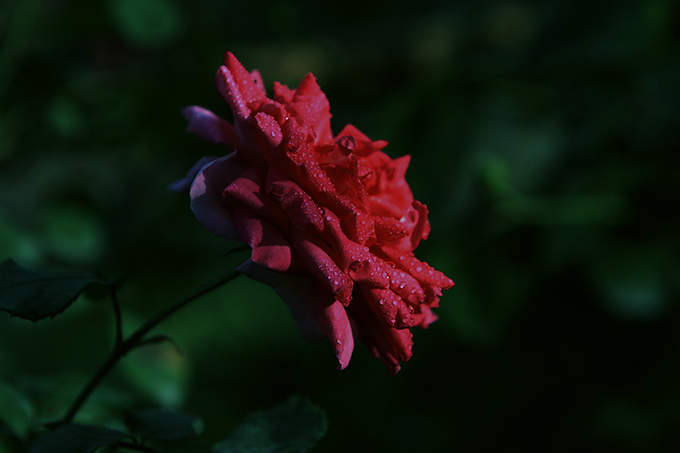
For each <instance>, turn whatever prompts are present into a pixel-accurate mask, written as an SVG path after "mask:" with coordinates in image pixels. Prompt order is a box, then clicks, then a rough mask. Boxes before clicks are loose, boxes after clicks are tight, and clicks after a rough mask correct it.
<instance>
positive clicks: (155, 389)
mask: <svg viewBox="0 0 680 453" xmlns="http://www.w3.org/2000/svg"><path fill="white" fill-rule="evenodd" d="M152 338H153V337H152ZM165 343H167V342H162V343H156V344H153V343H151V344H146V345H145V346H144V347H143V348H137V349H135V350H134V351H132V352H131V353H130V354H129V355H128V356H127V357H126V360H124V361H123V362H122V363H121V369H122V371H123V372H124V375H125V378H126V379H127V382H128V383H129V384H130V385H132V386H133V387H134V388H135V389H137V390H138V391H140V392H142V393H143V394H144V395H145V397H147V398H150V399H152V400H153V401H154V402H155V404H157V405H159V406H163V407H170V408H173V407H178V406H182V405H183V404H184V401H185V399H186V394H187V380H188V364H187V360H186V359H185V358H183V357H182V356H180V355H179V354H178V353H177V349H176V347H174V345H172V344H165Z"/></svg>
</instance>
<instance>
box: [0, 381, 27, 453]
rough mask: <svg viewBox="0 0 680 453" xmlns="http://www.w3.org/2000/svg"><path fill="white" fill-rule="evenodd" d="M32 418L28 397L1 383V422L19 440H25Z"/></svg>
mask: <svg viewBox="0 0 680 453" xmlns="http://www.w3.org/2000/svg"><path fill="white" fill-rule="evenodd" d="M32 416H33V406H32V404H31V402H30V401H29V400H28V398H27V397H26V395H24V394H23V393H21V392H19V391H18V390H17V389H16V388H14V387H12V386H10V385H8V384H6V383H3V382H0V421H2V422H4V423H5V424H6V425H7V426H8V427H9V429H10V430H11V431H12V432H13V433H14V434H16V435H17V436H18V437H19V438H25V437H26V435H27V434H28V432H29V430H30V427H31V418H32ZM0 451H1V450H0Z"/></svg>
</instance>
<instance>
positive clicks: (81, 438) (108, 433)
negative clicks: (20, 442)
mask: <svg viewBox="0 0 680 453" xmlns="http://www.w3.org/2000/svg"><path fill="white" fill-rule="evenodd" d="M124 437H126V434H125V433H123V432H121V431H118V430H115V429H109V428H104V427H102V426H85V425H64V426H61V427H59V428H57V429H55V430H54V431H51V432H49V433H47V434H45V435H44V436H42V437H39V438H38V439H37V440H36V441H35V442H33V443H32V444H31V448H29V450H28V453H94V452H95V451H96V450H97V449H98V448H100V447H105V446H109V445H113V444H115V443H116V442H118V441H119V440H121V439H123V438H124Z"/></svg>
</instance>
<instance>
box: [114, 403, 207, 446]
mask: <svg viewBox="0 0 680 453" xmlns="http://www.w3.org/2000/svg"><path fill="white" fill-rule="evenodd" d="M125 424H126V425H127V427H128V428H129V429H130V433H131V434H132V435H134V436H139V437H142V438H145V439H159V440H180V439H188V438H190V437H194V436H196V435H198V434H200V433H201V431H203V422H201V420H199V419H198V418H196V417H194V416H193V415H188V414H182V413H179V412H172V411H167V410H160V411H146V412H141V413H135V412H130V411H125Z"/></svg>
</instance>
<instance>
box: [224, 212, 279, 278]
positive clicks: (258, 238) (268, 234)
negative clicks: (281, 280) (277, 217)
mask: <svg viewBox="0 0 680 453" xmlns="http://www.w3.org/2000/svg"><path fill="white" fill-rule="evenodd" d="M233 222H234V229H235V230H236V233H237V234H238V236H239V238H241V241H243V242H245V243H246V244H248V245H249V246H251V247H252V248H253V253H252V260H253V261H254V262H256V263H257V264H260V265H262V266H264V267H266V268H268V269H271V270H273V271H277V272H286V271H288V270H289V269H290V268H291V265H292V262H293V251H292V250H291V248H290V244H289V243H288V241H286V240H285V239H284V238H283V236H281V233H280V232H279V230H278V228H276V227H275V226H274V225H272V224H271V223H269V222H267V221H266V220H264V219H263V218H261V217H259V216H258V215H257V214H255V213H253V212H252V211H250V210H248V209H246V208H244V207H242V206H239V207H237V208H236V209H235V210H234V216H233Z"/></svg>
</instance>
